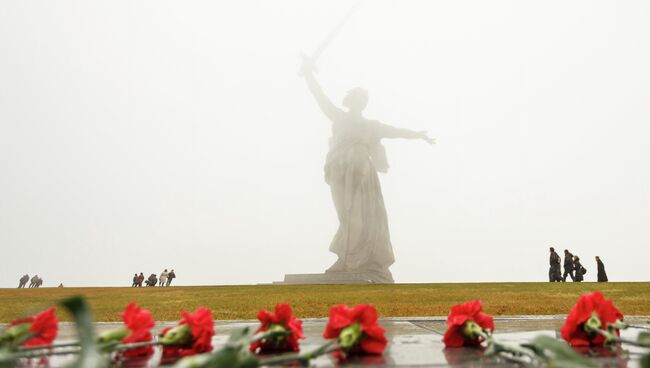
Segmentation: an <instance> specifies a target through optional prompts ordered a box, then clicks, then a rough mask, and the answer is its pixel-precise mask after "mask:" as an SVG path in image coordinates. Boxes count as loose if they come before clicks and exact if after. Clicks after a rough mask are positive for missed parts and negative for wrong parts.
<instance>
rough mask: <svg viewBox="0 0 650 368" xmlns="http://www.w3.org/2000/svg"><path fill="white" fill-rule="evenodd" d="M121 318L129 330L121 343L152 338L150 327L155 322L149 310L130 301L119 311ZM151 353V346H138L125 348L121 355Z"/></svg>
mask: <svg viewBox="0 0 650 368" xmlns="http://www.w3.org/2000/svg"><path fill="white" fill-rule="evenodd" d="M120 316H122V320H123V321H124V324H125V325H126V328H127V329H128V330H129V335H127V336H126V337H124V338H123V339H122V343H124V344H131V343H136V342H149V341H152V340H153V336H152V335H151V329H152V328H153V326H154V325H155V324H156V322H155V321H154V320H153V317H152V316H151V312H149V311H148V310H146V309H142V308H140V306H139V305H137V304H135V303H130V304H129V305H127V306H126V308H125V309H124V312H122V313H120ZM151 354H153V347H151V346H143V347H140V348H135V349H129V350H125V351H124V352H123V353H122V355H123V356H125V357H127V358H134V357H145V356H149V355H151Z"/></svg>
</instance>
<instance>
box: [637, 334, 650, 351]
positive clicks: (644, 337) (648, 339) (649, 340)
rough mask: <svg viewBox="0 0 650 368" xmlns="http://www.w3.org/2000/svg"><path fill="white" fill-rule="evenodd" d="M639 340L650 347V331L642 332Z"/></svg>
mask: <svg viewBox="0 0 650 368" xmlns="http://www.w3.org/2000/svg"><path fill="white" fill-rule="evenodd" d="M637 342H638V343H639V344H641V345H643V346H647V347H649V348H650V332H641V333H640V334H639V337H638V338H637Z"/></svg>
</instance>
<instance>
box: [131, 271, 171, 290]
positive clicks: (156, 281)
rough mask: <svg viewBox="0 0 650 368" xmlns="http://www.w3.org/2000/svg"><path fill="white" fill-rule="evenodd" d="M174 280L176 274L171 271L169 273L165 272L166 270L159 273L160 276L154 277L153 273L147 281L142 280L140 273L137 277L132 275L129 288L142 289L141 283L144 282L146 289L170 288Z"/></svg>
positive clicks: (142, 276)
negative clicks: (156, 287) (131, 282)
mask: <svg viewBox="0 0 650 368" xmlns="http://www.w3.org/2000/svg"><path fill="white" fill-rule="evenodd" d="M175 278H176V273H175V272H174V270H173V269H172V270H171V271H169V272H167V269H166V268H165V270H164V271H163V272H161V273H160V276H159V277H158V276H156V274H155V273H152V274H151V275H149V277H148V278H147V280H145V279H144V274H143V273H142V272H140V274H139V275H138V274H137V273H136V274H134V275H133V284H131V287H142V283H143V282H144V283H145V285H146V286H148V287H155V286H156V285H158V286H170V285H171V283H172V280H174V279H175Z"/></svg>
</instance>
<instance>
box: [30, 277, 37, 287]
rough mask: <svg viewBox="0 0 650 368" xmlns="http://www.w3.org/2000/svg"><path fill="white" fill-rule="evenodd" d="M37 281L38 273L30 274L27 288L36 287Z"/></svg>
mask: <svg viewBox="0 0 650 368" xmlns="http://www.w3.org/2000/svg"><path fill="white" fill-rule="evenodd" d="M37 283H38V275H34V276H32V279H31V280H30V282H29V288H35V287H37V286H36V284H37Z"/></svg>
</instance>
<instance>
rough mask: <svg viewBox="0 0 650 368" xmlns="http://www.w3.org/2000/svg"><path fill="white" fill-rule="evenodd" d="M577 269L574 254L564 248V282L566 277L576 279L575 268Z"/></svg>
mask: <svg viewBox="0 0 650 368" xmlns="http://www.w3.org/2000/svg"><path fill="white" fill-rule="evenodd" d="M574 269H575V267H574V264H573V254H571V252H569V250H568V249H565V250H564V275H562V282H566V277H567V275H568V276H571V281H575V277H574V274H573V270H574Z"/></svg>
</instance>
